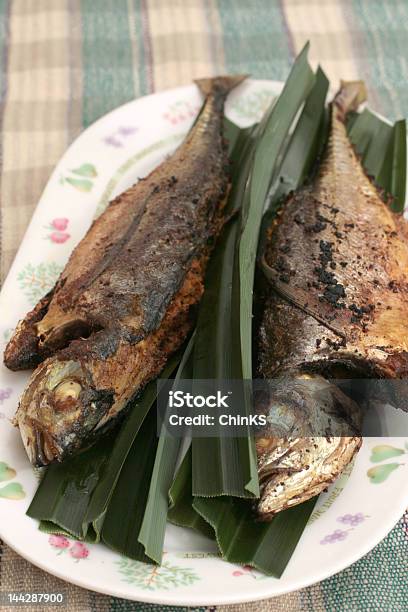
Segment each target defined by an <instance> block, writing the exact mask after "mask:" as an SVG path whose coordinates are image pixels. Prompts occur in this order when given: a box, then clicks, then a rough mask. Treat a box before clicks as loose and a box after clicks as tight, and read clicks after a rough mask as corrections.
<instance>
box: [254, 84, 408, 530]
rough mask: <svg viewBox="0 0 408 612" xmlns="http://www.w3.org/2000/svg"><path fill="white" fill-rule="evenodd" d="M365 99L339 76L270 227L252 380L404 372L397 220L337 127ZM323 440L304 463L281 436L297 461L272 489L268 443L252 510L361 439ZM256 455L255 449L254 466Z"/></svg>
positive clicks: (403, 292) (275, 506) (328, 477)
mask: <svg viewBox="0 0 408 612" xmlns="http://www.w3.org/2000/svg"><path fill="white" fill-rule="evenodd" d="M364 97H365V92H364V87H363V85H362V83H360V82H353V83H342V86H341V89H340V91H339V93H338V94H337V95H336V97H335V98H334V100H333V102H332V104H331V126H330V131H329V138H328V142H327V145H326V151H325V154H324V157H323V160H322V163H321V165H320V168H319V170H318V172H317V175H316V177H315V179H314V180H313V181H312V183H311V184H310V185H307V186H305V187H303V188H302V189H300V190H299V191H297V192H295V193H292V194H290V195H289V196H288V199H287V201H286V203H285V204H284V206H283V207H282V210H281V212H280V214H279V215H278V216H277V218H276V220H275V221H274V223H273V224H272V226H271V228H270V231H269V234H268V240H267V244H266V248H265V252H264V256H263V258H262V262H261V265H262V268H263V270H264V272H265V276H266V277H267V280H268V288H267V289H266V291H265V296H264V302H263V309H262V314H261V320H260V325H259V330H258V338H257V345H258V366H257V369H258V374H259V375H260V376H261V377H264V378H277V377H282V376H283V377H287V378H290V379H292V380H295V379H297V378H299V377H302V376H304V375H305V374H309V376H311V377H312V379H313V378H314V377H319V375H321V376H323V377H324V378H339V377H342V378H360V377H377V378H402V377H406V376H407V374H408V317H407V314H408V292H407V286H408V243H407V242H406V239H405V238H404V233H405V232H406V227H407V226H406V222H405V221H404V220H403V219H402V217H401V216H399V215H396V214H394V213H392V212H391V210H390V209H389V207H388V206H387V205H386V204H385V203H384V201H383V200H382V198H381V196H380V194H379V192H378V191H377V189H376V187H375V186H374V185H373V183H372V182H371V180H370V179H369V178H368V177H367V176H366V174H365V172H364V169H363V168H362V165H361V164H360V161H359V159H358V157H357V155H356V153H355V151H354V149H353V147H352V145H351V143H350V142H349V140H348V137H347V132H346V126H345V117H346V115H347V113H348V112H349V111H350V110H354V109H355V108H357V106H358V105H359V103H360V102H362V101H363V99H364ZM306 384H308V383H307V381H305V385H306ZM321 409H322V410H323V406H322V407H321ZM273 413H274V410H273V407H272V408H271V414H272V416H273ZM331 439H332V440H333V441H334V443H333V444H329V445H328V444H327V440H326V439H325V438H322V437H316V438H314V439H313V438H312V440H313V443H314V444H316V449H315V450H316V451H317V453H315V455H314V457H313V460H310V459H306V457H305V455H304V454H303V455H300V454H299V444H300V445H301V446H302V445H303V449H305V448H309V451H312V450H313V449H312V448H310V447H309V446H308V445H309V442H308V439H307V438H301V439H300V442H299V441H297V442H296V444H295V445H294V446H293V447H291V450H289V448H288V445H289V446H290V445H291V444H292V442H290V440H289V441H288V440H287V444H286V447H287V448H286V450H287V453H286V455H285V461H286V462H288V461H289V462H290V461H292V465H296V460H297V461H298V463H297V465H298V468H297V469H296V470H295V471H294V472H293V474H295V476H293V474H292V476H291V478H289V477H288V478H287V479H286V480H285V479H284V480H285V484H284V486H283V487H282V490H279V487H278V489H276V488H274V484H275V483H276V473H278V472H279V469H280V467H282V466H279V461H277V460H276V451H275V450H274V449H272V450H271V456H272V455H273V456H275V464H274V469H275V472H274V475H273V476H271V478H270V479H269V480H268V478H266V479H264V488H263V492H262V497H261V500H260V502H259V504H258V513H259V515H260V516H261V517H264V518H270V517H271V516H273V514H274V513H275V512H278V511H280V510H282V509H284V508H286V507H289V506H290V505H293V504H297V503H300V502H302V501H305V500H307V499H309V498H310V497H312V496H314V495H316V494H318V493H320V492H321V491H322V490H324V489H325V487H326V486H327V485H328V484H330V483H331V482H332V481H333V480H334V479H335V478H336V477H337V476H338V475H339V474H340V473H341V471H342V469H344V467H345V466H346V465H347V464H348V463H349V462H350V461H351V459H352V457H353V456H354V454H355V453H356V452H357V450H358V448H359V446H360V444H361V440H360V437H359V435H358V434H357V435H355V436H353V435H351V436H350V435H345V434H344V433H341V431H340V435H336V434H334V435H333V436H332V437H331ZM345 441H346V444H345ZM289 442H290V444H289ZM271 443H272V442H271ZM281 444H282V442H281ZM265 452H266V453H267V450H266V451H265V449H263V450H262V448H261V447H258V467H259V470H260V473H262V470H263V468H262V465H263V464H264V462H265ZM296 454H297V455H298V457H297V459H296ZM310 454H311V453H310V452H309V453H308V455H310ZM302 457H303V459H302ZM307 465H309V466H310V467H309V468H308V470H305V469H304V468H305V467H306V466H307ZM300 466H303V469H304V472H303V477H302V478H301V477H299V467H300ZM319 466H320V467H319ZM307 472H308V473H309V474H313V473H314V478H309V477H306V473H307ZM322 474H323V476H322ZM268 482H271V483H272V484H270V485H269V486H268Z"/></svg>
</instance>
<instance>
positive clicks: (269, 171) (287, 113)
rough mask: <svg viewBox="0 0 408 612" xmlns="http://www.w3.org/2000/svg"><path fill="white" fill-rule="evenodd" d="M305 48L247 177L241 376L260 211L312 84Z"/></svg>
mask: <svg viewBox="0 0 408 612" xmlns="http://www.w3.org/2000/svg"><path fill="white" fill-rule="evenodd" d="M307 53H308V45H306V46H305V48H304V49H303V51H302V52H301V54H300V55H299V56H298V58H297V59H296V61H295V63H294V65H293V67H292V70H291V72H290V75H289V77H288V79H287V81H286V83H285V86H284V88H283V91H282V93H281V94H280V96H279V98H278V100H277V101H276V103H275V104H274V105H273V106H272V108H271V110H270V112H269V114H268V117H267V120H266V123H265V126H264V127H263V130H262V133H261V135H260V139H259V141H258V143H257V147H256V152H255V157H254V165H253V168H252V173H251V177H250V186H249V205H248V208H247V210H245V209H244V210H243V215H242V221H243V230H242V235H241V238H240V243H239V282H240V291H239V298H240V299H239V321H240V342H241V359H242V375H243V378H244V379H247V380H250V379H251V378H252V295H253V285H254V276H255V262H256V254H257V247H258V239H259V232H260V227H261V221H262V216H263V211H264V207H265V202H266V196H267V194H268V190H269V187H270V185H271V182H272V178H273V174H274V172H276V170H277V168H275V165H276V162H277V160H278V157H279V154H280V152H281V148H282V145H283V143H284V142H285V139H286V137H287V133H288V130H289V129H290V127H291V125H292V123H293V121H294V119H295V116H296V114H297V113H298V111H299V109H300V107H301V105H302V103H303V102H304V101H305V98H306V97H307V95H308V93H309V92H310V90H311V88H312V87H313V84H314V74H313V72H312V70H311V68H310V66H309V63H308V60H307Z"/></svg>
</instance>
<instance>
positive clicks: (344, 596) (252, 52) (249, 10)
mask: <svg viewBox="0 0 408 612" xmlns="http://www.w3.org/2000/svg"><path fill="white" fill-rule="evenodd" d="M407 27H408V4H407V2H405V1H404V0H400V1H398V0H388V1H387V2H383V1H382V0H286V1H284V0H282V1H280V2H279V1H277V0H275V1H271V0H270V1H269V2H266V1H265V0H98V2H95V1H94V0H14V1H11V0H9V1H8V0H0V126H1V138H0V189H1V224H0V228H1V277H2V278H4V276H5V274H6V273H7V270H8V268H9V266H10V263H11V261H12V259H13V257H14V255H15V252H16V250H17V248H18V246H19V244H20V242H21V240H22V237H23V234H24V231H25V228H26V226H27V223H28V221H29V219H30V216H31V214H32V211H33V209H34V207H35V205H36V202H37V201H38V198H39V196H40V194H41V192H42V190H43V188H44V186H45V183H46V181H47V179H48V176H49V174H50V172H51V170H52V168H53V166H54V165H55V163H56V162H57V160H58V159H59V157H60V156H61V155H62V153H63V152H64V150H65V149H66V147H67V146H68V145H69V143H70V142H71V141H72V140H73V139H74V138H75V136H76V135H77V134H78V133H79V132H80V131H81V130H82V129H83V128H84V127H85V126H87V125H89V124H90V123H92V122H93V121H95V120H96V119H97V118H98V117H100V116H101V115H103V114H104V113H106V112H107V111H109V110H111V109H112V108H114V107H116V106H118V105H120V104H123V103H124V102H127V101H128V100H131V99H132V98H134V97H136V96H140V95H144V94H147V93H150V92H152V91H157V90H161V89H165V88H168V87H175V86H177V85H181V84H185V83H188V82H190V81H191V80H192V79H193V78H197V77H200V76H207V75H211V74H216V73H220V72H249V73H251V74H252V75H253V76H254V77H259V78H268V79H284V78H285V77H286V75H287V73H288V70H289V67H290V64H291V61H292V60H293V58H294V56H295V55H296V53H297V52H298V51H299V50H300V49H301V47H302V46H303V44H304V43H305V42H306V40H310V41H311V43H312V46H311V59H312V61H313V62H314V63H317V62H321V64H322V66H323V68H324V70H325V71H326V72H327V73H328V75H329V77H330V79H331V80H332V82H336V81H337V80H339V79H340V78H345V79H353V78H357V77H360V78H361V77H363V78H364V79H365V80H366V82H367V85H368V88H369V94H370V101H371V104H372V106H373V107H375V108H376V109H377V110H378V111H380V112H382V113H384V114H386V115H387V116H389V117H393V118H395V117H397V116H406V115H408V80H407V79H406V75H407V54H406V32H407ZM407 525H408V515H406V517H405V519H401V521H400V522H399V524H398V525H397V526H396V527H395V528H394V530H393V531H392V532H391V534H390V535H389V536H388V537H387V538H386V539H385V540H384V541H383V542H381V544H379V545H378V546H377V547H376V549H375V550H374V551H372V552H371V553H370V554H369V555H367V556H366V557H365V558H364V559H361V560H360V561H359V562H357V563H356V564H354V565H353V566H352V567H351V568H349V569H348V570H345V571H344V572H342V573H340V574H338V575H337V576H335V577H333V578H330V579H328V580H325V581H324V582H322V583H320V584H318V585H315V586H313V587H311V588H308V589H304V590H302V591H298V592H296V593H292V594H289V595H286V596H283V597H279V598H275V599H274V600H270V601H264V602H257V603H256V604H252V605H251V604H247V605H242V606H226V607H225V609H228V610H241V609H242V610H254V611H255V610H271V609H273V610H276V611H279V610H282V611H283V610H285V611H292V610H307V611H320V610H330V611H333V610H334V611H335V610H353V611H355V610H357V611H359V610H382V611H386V610H387V611H388V610H389V611H393V612H394V611H403V610H408V604H407V601H408V587H407V581H406V559H407V554H408V535H407V534H408V528H407ZM0 587H1V589H4V590H18V589H20V588H23V587H24V590H27V589H28V590H30V589H31V588H32V590H35V591H42V590H44V589H46V590H50V589H52V590H55V591H58V590H61V589H62V590H64V591H65V592H66V593H67V598H68V603H69V608H68V609H69V610H72V611H75V610H78V611H79V610H80V611H81V612H86V611H87V610H89V611H91V610H92V611H98V612H99V611H100V612H102V611H105V610H112V611H113V610H118V611H119V610H120V611H126V612H128V611H130V610H150V609H152V608H154V606H149V605H145V604H137V603H130V602H126V601H124V600H118V599H115V598H110V597H106V596H103V595H99V594H96V593H91V592H87V591H84V590H82V589H79V588H77V587H74V586H71V585H68V584H66V583H61V581H59V580H58V579H57V578H53V577H51V576H49V575H47V574H45V573H43V572H41V571H40V570H38V569H36V568H35V567H34V566H32V565H30V564H29V563H27V562H26V561H24V560H23V559H21V558H19V557H18V556H17V555H16V554H15V553H14V552H12V551H11V550H10V549H9V548H8V547H6V546H5V545H3V546H1V548H0ZM25 609H26V610H31V609H35V608H27V607H26V608H25Z"/></svg>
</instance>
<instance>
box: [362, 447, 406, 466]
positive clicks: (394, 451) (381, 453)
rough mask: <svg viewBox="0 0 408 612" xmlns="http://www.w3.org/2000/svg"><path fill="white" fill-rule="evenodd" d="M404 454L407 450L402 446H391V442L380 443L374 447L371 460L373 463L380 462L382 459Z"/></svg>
mask: <svg viewBox="0 0 408 612" xmlns="http://www.w3.org/2000/svg"><path fill="white" fill-rule="evenodd" d="M404 454H405V451H404V449H402V448H396V447H395V446H390V445H389V444H380V445H378V446H374V448H372V450H371V457H370V461H371V463H379V462H380V461H385V460H386V459H391V457H398V456H399V455H404Z"/></svg>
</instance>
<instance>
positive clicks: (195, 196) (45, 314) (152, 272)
mask: <svg viewBox="0 0 408 612" xmlns="http://www.w3.org/2000/svg"><path fill="white" fill-rule="evenodd" d="M244 78H245V77H244V76H225V77H217V78H214V79H203V80H200V81H197V84H198V86H199V88H200V90H201V92H202V93H203V94H204V96H205V101H204V103H203V106H202V109H201V111H200V114H199V116H198V118H197V120H196V122H195V123H194V125H193V127H192V129H191V131H190V132H189V134H188V135H187V137H186V139H185V141H184V143H183V144H182V145H181V146H180V147H179V148H178V149H177V151H176V152H175V153H174V154H173V155H172V156H171V157H170V158H169V159H167V160H166V161H165V162H164V163H163V164H161V165H160V166H159V167H158V168H156V169H155V170H154V171H153V172H152V173H151V174H150V175H149V176H148V177H147V178H145V179H143V180H140V181H139V182H138V183H137V184H136V185H134V186H133V187H131V188H130V189H128V190H127V191H126V192H125V193H123V194H122V195H120V196H119V197H117V198H116V199H115V200H113V202H111V203H110V205H109V207H108V208H107V210H106V211H105V212H104V213H103V214H102V215H101V216H100V217H99V218H98V219H97V220H96V221H95V222H94V223H93V224H92V226H91V228H90V229H89V231H88V233H87V234H86V236H85V237H84V239H83V240H82V241H81V242H80V243H79V244H78V246H77V247H76V249H75V250H74V252H73V253H72V255H71V258H70V259H69V261H68V263H67V265H66V267H65V269H64V271H63V272H62V274H61V276H60V278H59V280H58V282H57V283H56V285H55V288H54V289H53V290H52V291H51V292H50V293H49V294H48V295H47V296H45V298H43V299H42V300H41V301H40V302H39V303H38V305H37V306H36V307H35V308H34V310H33V311H32V312H30V313H29V314H28V315H27V316H26V318H25V319H24V320H23V321H21V322H20V323H19V324H18V327H17V329H16V331H15V333H14V335H13V337H12V338H11V340H10V342H9V344H8V346H7V347H6V350H5V355H4V362H5V364H6V366H7V367H8V368H10V369H12V370H19V369H24V368H31V367H34V366H36V365H38V364H40V363H41V362H42V363H41V365H39V367H37V369H36V370H35V371H34V373H33V374H32V376H31V379H30V381H29V383H28V386H27V388H26V390H25V391H24V393H23V395H22V397H21V400H20V404H19V407H18V410H17V414H16V418H15V421H16V423H17V424H18V426H19V428H20V432H21V435H22V438H23V442H24V445H25V448H26V450H27V453H28V456H29V458H30V461H31V462H32V463H33V464H34V465H37V466H41V465H46V464H48V463H50V462H52V461H54V460H58V461H61V460H62V459H63V458H64V457H65V456H66V455H67V454H69V453H73V452H74V451H76V450H77V449H79V448H81V447H82V446H83V445H84V444H86V443H87V442H88V441H89V439H90V436H94V434H95V432H98V431H100V430H102V428H103V427H104V426H105V425H107V424H108V423H111V422H112V421H113V419H114V418H115V417H116V416H117V415H118V414H119V413H120V411H121V410H122V409H123V408H124V407H125V406H126V404H127V402H128V401H129V399H130V398H131V397H132V396H134V395H135V394H136V393H138V392H139V391H140V390H141V389H142V388H143V387H144V386H145V385H146V383H147V382H148V381H149V380H151V379H153V378H154V377H156V376H157V375H158V374H159V373H160V371H161V370H162V368H163V366H164V365H165V363H166V361H167V360H168V358H169V356H170V354H171V353H173V352H174V351H175V350H176V349H177V348H179V347H180V346H181V344H182V343H183V342H184V340H185V339H186V336H187V335H188V333H189V331H190V329H191V327H192V324H193V322H194V316H193V315H194V307H195V306H196V304H197V303H198V302H199V300H200V298H201V295H202V293H203V277H204V272H205V268H206V262H207V259H208V256H209V254H210V250H211V244H212V242H213V241H214V239H215V237H216V236H217V234H218V233H219V231H220V229H221V226H222V224H223V219H222V209H223V202H224V201H225V198H226V195H227V191H228V186H229V177H228V157H227V152H226V143H225V142H224V139H223V129H222V126H223V108H224V102H225V98H226V96H227V94H228V92H229V91H230V90H231V89H232V88H233V87H235V86H236V85H238V84H239V83H240V82H241V81H242V80H243V79H244ZM44 359H45V361H44Z"/></svg>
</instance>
